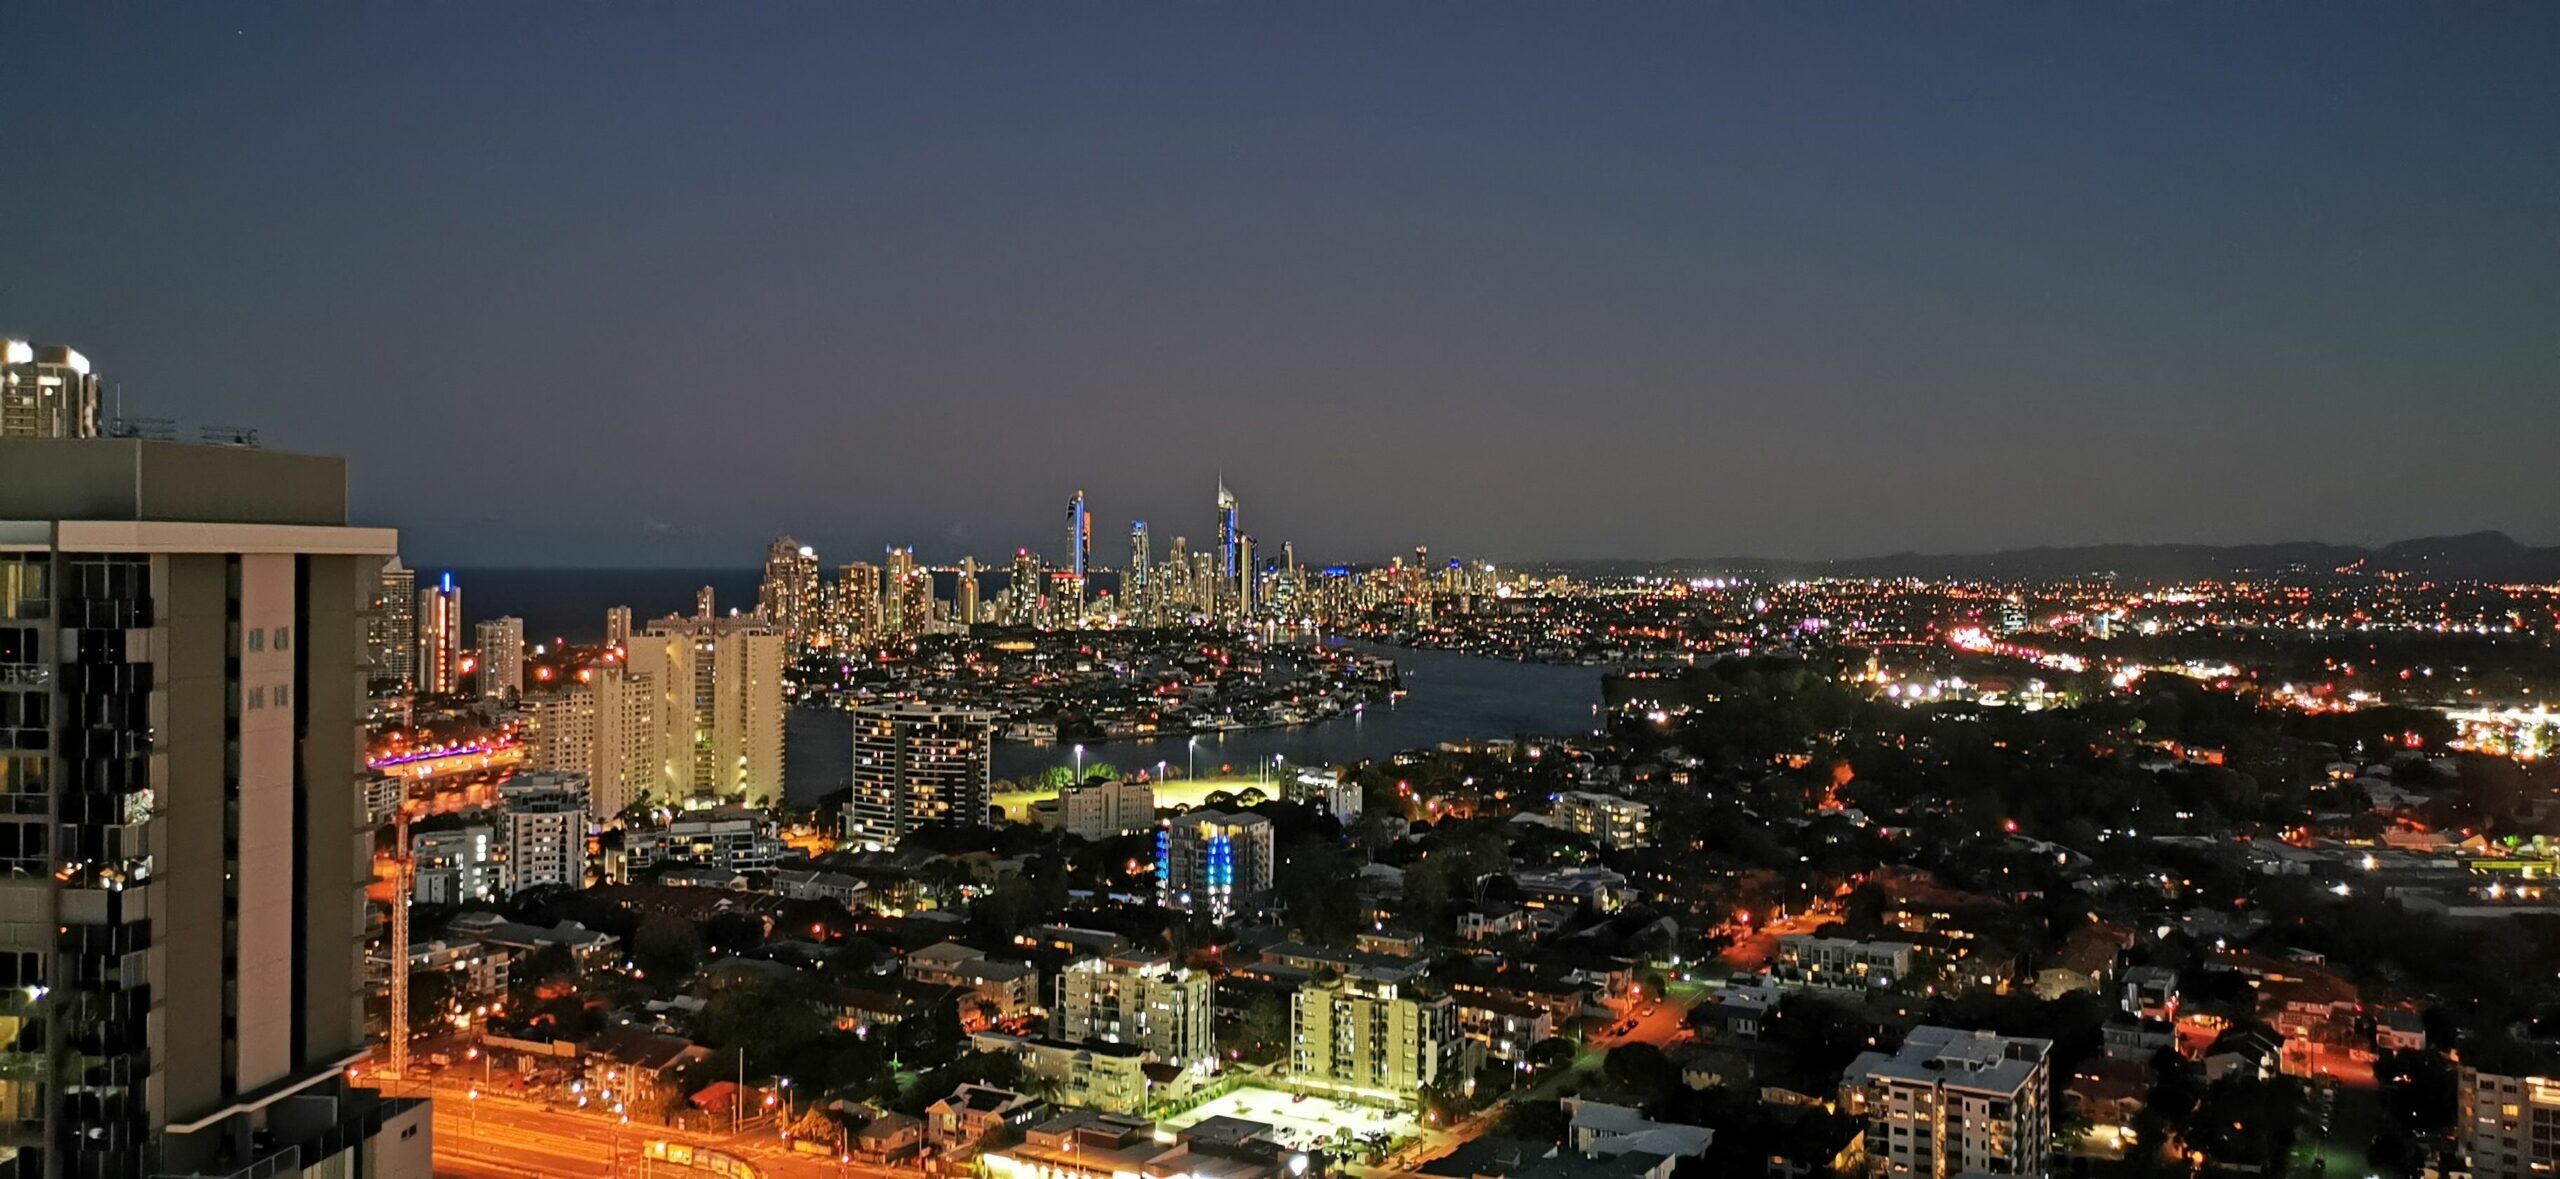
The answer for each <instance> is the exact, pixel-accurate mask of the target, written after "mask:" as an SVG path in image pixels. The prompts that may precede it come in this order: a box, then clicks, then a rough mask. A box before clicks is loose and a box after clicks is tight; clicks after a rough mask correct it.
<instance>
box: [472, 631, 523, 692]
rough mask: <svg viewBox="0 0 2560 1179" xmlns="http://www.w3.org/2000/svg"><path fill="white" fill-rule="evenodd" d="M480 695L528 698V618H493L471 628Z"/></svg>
mask: <svg viewBox="0 0 2560 1179" xmlns="http://www.w3.org/2000/svg"><path fill="white" fill-rule="evenodd" d="M471 637H472V643H473V646H474V648H475V649H476V650H477V651H478V655H477V658H478V659H479V663H478V664H477V666H478V668H479V670H478V672H477V673H476V674H477V675H478V676H479V679H480V694H481V695H483V696H490V697H505V696H521V695H524V619H521V618H491V619H488V620H486V621H483V622H482V623H480V624H479V625H478V626H475V627H472V628H471Z"/></svg>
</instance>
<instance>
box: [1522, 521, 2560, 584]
mask: <svg viewBox="0 0 2560 1179" xmlns="http://www.w3.org/2000/svg"><path fill="white" fill-rule="evenodd" d="M1538 567H1540V568H1546V569H1552V570H1556V571H1558V572H1565V573H1573V574H1577V575H1581V576H1590V577H1609V576H1621V577H1632V576H1637V575H1642V574H1656V575H1676V576H1685V577H1714V576H1720V575H1721V576H1744V577H1748V576H1761V577H1944V578H1991V579H2000V578H2012V579H2017V580H2025V581H2047V580H2055V579H2060V578H2069V577H2089V576H2107V575H2112V576H2115V577H2120V578H2125V579H2129V580H2134V581H2187V580H2193V579H2196V578H2209V577H2210V578H2224V577H2233V576H2237V575H2242V574H2260V575H2264V574H2274V573H2289V574H2294V575H2297V576H2299V575H2306V574H2308V575H2322V574H2331V573H2336V572H2340V571H2345V572H2351V573H2365V574H2374V573H2384V572H2395V573H2407V574H2413V575H2417V576H2422V577H2429V578H2438V579H2443V580H2448V581H2508V582H2560V546H2554V547H2549V548H2536V547H2534V546H2532V545H2527V544H2522V543H2519V542H2518V541H2517V540H2516V539H2515V538H2514V537H2511V536H2508V535H2507V534H2506V533H2503V532H2471V533H2465V534H2463V535H2461V536H2429V537H2421V538H2419V539H2416V540H2403V541H2397V542H2394V543H2392V544H2387V545H2384V546H2382V547H2380V548H2366V547H2363V546H2360V545H2344V544H2323V543H2320V542H2318V541H2288V542H2283V543H2278V544H2246V545H2207V544H2101V545H2074V546H2070V547H2063V548H2056V547H2050V546H2046V547H2038V548H2026V549H2002V550H2000V551H1998V552H1991V553H1911V552H1903V553H1894V554H1891V555H1889V556H1882V557H1854V558H1849V559H1846V560H1838V561H1793V560H1778V559H1768V558H1758V557H1719V558H1682V559H1677V560H1664V561H1625V560H1590V561H1550V562H1545V563H1543V564H1542V565H1540V566H1538Z"/></svg>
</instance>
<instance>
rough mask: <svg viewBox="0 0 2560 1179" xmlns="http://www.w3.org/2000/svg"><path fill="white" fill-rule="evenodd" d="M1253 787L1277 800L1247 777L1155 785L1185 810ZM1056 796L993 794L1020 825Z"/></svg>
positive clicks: (1271, 787)
mask: <svg viewBox="0 0 2560 1179" xmlns="http://www.w3.org/2000/svg"><path fill="white" fill-rule="evenodd" d="M1256 786H1259V787H1261V788H1262V792H1263V793H1264V794H1265V795H1268V796H1270V797H1274V798H1277V797H1279V795H1280V784H1279V783H1278V782H1276V781H1267V780H1257V779H1255V778H1254V777H1253V776H1252V775H1250V774H1247V775H1244V776H1241V777H1219V778H1176V779H1174V780H1172V781H1170V782H1158V783H1156V805H1157V806H1159V807H1169V806H1170V807H1185V808H1189V807H1196V806H1203V805H1206V804H1207V802H1208V799H1209V796H1210V795H1212V794H1215V793H1217V792H1219V791H1221V790H1223V791H1226V792H1227V793H1229V794H1242V793H1244V792H1245V791H1247V790H1250V789H1252V788H1254V787H1256ZM1057 796H1058V792H1057V791H1055V790H999V791H997V792H996V793H995V804H996V805H997V806H1000V807H1003V808H1004V817H1005V818H1006V819H1007V820H1009V821H1012V822H1016V823H1022V822H1028V821H1030V818H1031V804H1033V803H1035V802H1047V801H1049V800H1050V799H1053V798H1056V797H1057ZM1310 1100H1312V1099H1310Z"/></svg>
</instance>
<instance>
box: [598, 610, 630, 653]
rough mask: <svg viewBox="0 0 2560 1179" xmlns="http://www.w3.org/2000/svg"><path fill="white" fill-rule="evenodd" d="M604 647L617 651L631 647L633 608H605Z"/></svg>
mask: <svg viewBox="0 0 2560 1179" xmlns="http://www.w3.org/2000/svg"><path fill="white" fill-rule="evenodd" d="M604 645H605V646H608V647H612V648H615V649H617V650H619V649H622V648H626V647H629V646H630V645H631V607H629V606H608V607H606V608H605V612H604Z"/></svg>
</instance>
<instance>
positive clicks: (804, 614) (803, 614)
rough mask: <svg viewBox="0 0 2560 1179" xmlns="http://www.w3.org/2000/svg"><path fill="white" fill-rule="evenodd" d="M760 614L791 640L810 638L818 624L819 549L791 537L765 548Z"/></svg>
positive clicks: (759, 603)
mask: <svg viewBox="0 0 2560 1179" xmlns="http://www.w3.org/2000/svg"><path fill="white" fill-rule="evenodd" d="M756 613H758V614H761V615H764V618H765V621H767V622H770V623H772V624H773V625H774V626H776V627H779V628H781V630H782V633H783V634H784V635H785V636H786V637H788V638H789V639H791V641H793V642H795V643H805V642H808V641H809V638H810V636H811V635H813V634H815V633H816V632H817V627H818V550H816V549H813V548H810V547H809V546H807V545H804V544H802V543H800V542H799V541H796V540H793V539H791V538H790V537H788V536H785V537H782V538H780V539H778V540H776V541H774V542H773V545H772V547H770V548H768V549H766V550H765V557H764V584H763V585H762V586H761V587H759V588H758V590H757V592H756Z"/></svg>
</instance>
